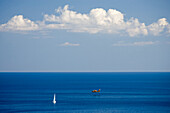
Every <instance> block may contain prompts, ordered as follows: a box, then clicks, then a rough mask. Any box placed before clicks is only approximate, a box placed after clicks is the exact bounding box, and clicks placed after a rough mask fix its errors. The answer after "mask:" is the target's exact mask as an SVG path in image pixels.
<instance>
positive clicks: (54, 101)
mask: <svg viewBox="0 0 170 113" xmlns="http://www.w3.org/2000/svg"><path fill="white" fill-rule="evenodd" d="M53 103H54V104H55V103H56V100H55V94H54V99H53Z"/></svg>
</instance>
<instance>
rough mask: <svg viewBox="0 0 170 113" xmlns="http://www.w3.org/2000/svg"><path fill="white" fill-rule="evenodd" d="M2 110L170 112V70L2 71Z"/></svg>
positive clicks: (104, 112) (63, 112)
mask: <svg viewBox="0 0 170 113" xmlns="http://www.w3.org/2000/svg"><path fill="white" fill-rule="evenodd" d="M94 89H96V90H98V89H101V92H100V93H92V92H91V91H92V90H94ZM54 94H56V101H57V102H56V104H53V103H52V100H53V96H54ZM0 112H2V113H8V112H11V113H13V112H21V113H22V112H30V113H46V112H47V113H53V112H54V113H56V112H57V113H170V73H166V72H164V73H151V72H150V73H135V72H133V73H125V72H124V73H0Z"/></svg>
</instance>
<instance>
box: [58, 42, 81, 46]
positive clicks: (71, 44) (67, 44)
mask: <svg viewBox="0 0 170 113" xmlns="http://www.w3.org/2000/svg"><path fill="white" fill-rule="evenodd" d="M60 46H80V44H73V43H70V42H65V43H64V44H61V45H60Z"/></svg>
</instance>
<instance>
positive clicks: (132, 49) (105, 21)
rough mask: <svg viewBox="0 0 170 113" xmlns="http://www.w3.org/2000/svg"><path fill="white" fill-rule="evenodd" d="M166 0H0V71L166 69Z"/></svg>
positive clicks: (169, 46)
mask: <svg viewBox="0 0 170 113" xmlns="http://www.w3.org/2000/svg"><path fill="white" fill-rule="evenodd" d="M169 5H170V1H169V0H156V1H155V0H108V1H106V0H84V1H83V0H82V1H78V0H50V1H49V0H0V71H1V72H167V71H168V72H170V14H169V12H170V7H169Z"/></svg>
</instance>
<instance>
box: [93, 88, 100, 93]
mask: <svg viewBox="0 0 170 113" xmlns="http://www.w3.org/2000/svg"><path fill="white" fill-rule="evenodd" d="M92 92H93V93H96V92H100V89H99V90H98V91H97V90H93V91H92Z"/></svg>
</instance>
